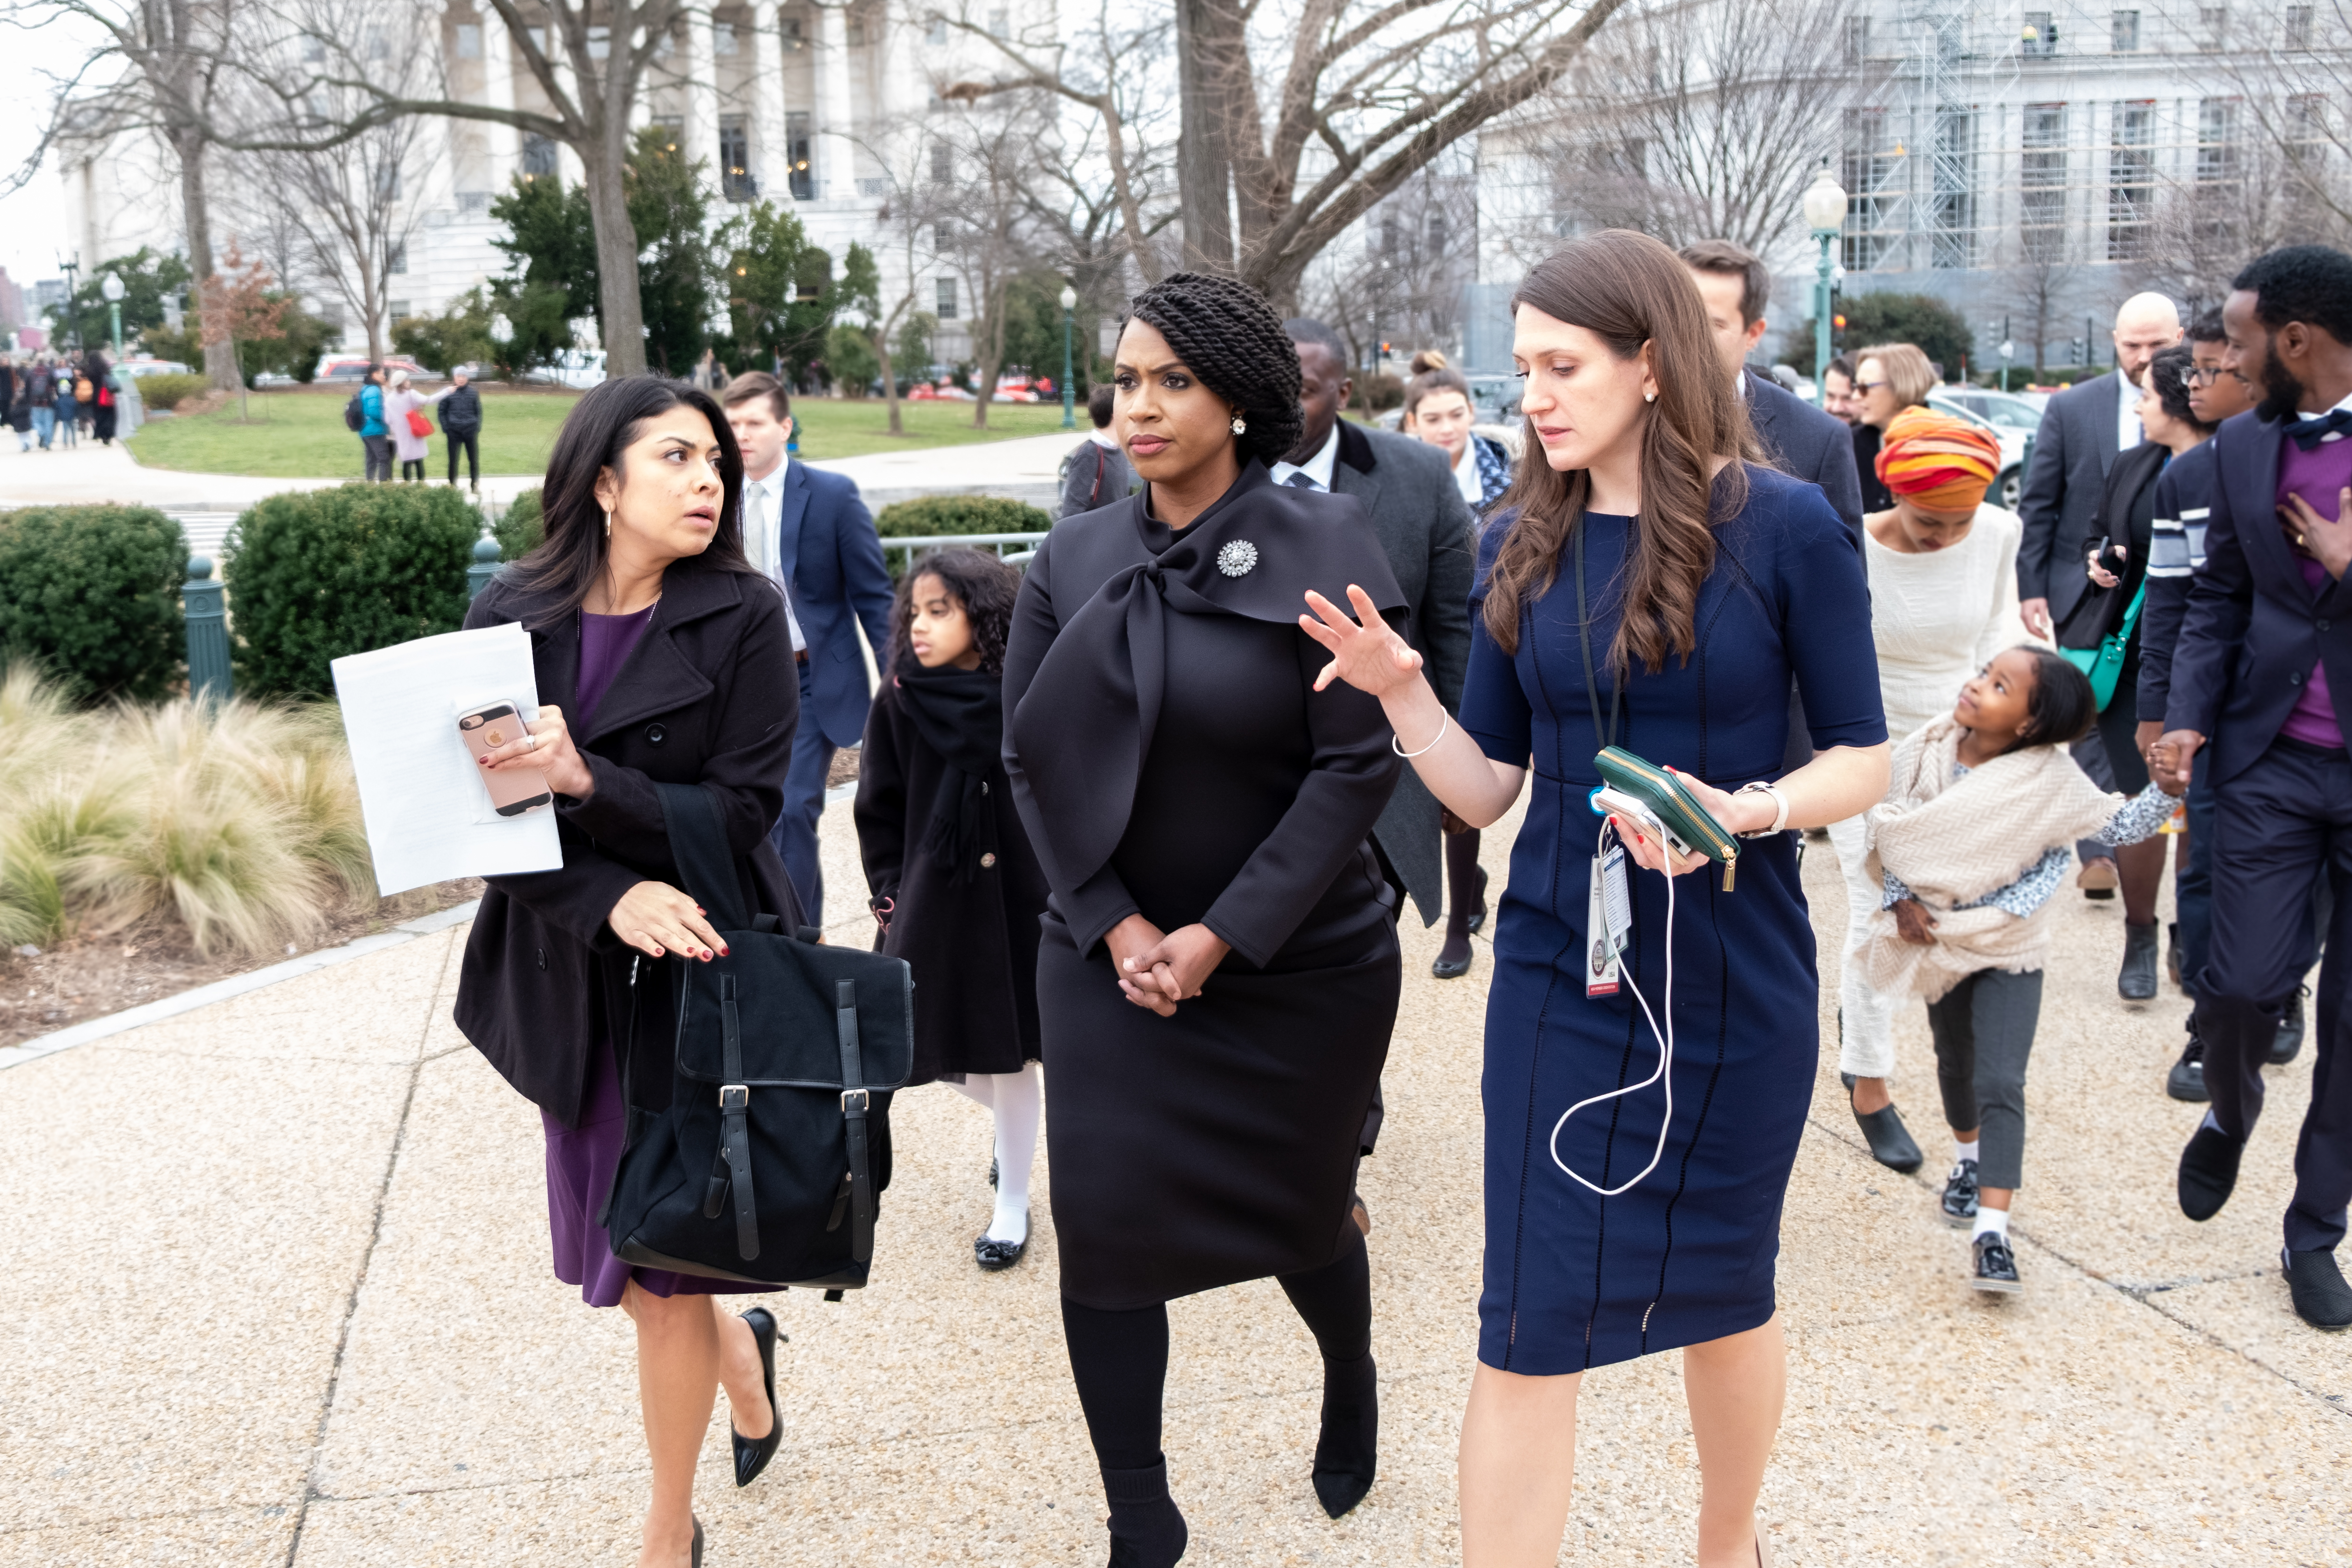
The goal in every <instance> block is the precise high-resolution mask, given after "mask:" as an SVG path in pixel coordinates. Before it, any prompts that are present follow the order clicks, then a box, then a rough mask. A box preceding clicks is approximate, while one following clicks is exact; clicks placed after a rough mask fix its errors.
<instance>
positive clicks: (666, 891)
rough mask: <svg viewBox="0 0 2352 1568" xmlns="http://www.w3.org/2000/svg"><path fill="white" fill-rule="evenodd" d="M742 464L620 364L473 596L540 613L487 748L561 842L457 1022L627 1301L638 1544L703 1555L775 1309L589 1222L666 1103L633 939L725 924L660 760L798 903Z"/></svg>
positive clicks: (788, 743) (698, 950)
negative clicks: (714, 1482)
mask: <svg viewBox="0 0 2352 1568" xmlns="http://www.w3.org/2000/svg"><path fill="white" fill-rule="evenodd" d="M742 479H743V465H742V459H741V458H740V456H739V455H738V453H737V451H736V447H735V440H734V437H733V434H732V433H731V432H730V430H729V428H728V425H727V421H726V419H725V418H724V417H722V416H720V414H719V407H718V405H716V404H715V403H713V402H712V401H711V400H710V398H709V395H707V394H704V393H700V392H695V391H692V390H690V389H688V388H685V387H681V386H677V385H675V384H669V383H666V382H662V381H658V380H655V379H653V378H651V377H646V376H632V377H625V378H623V379H621V380H617V381H609V382H606V383H604V384H603V385H601V386H598V387H597V388H595V389H594V390H593V391H592V392H590V393H589V394H588V395H587V396H585V397H583V398H582V399H581V400H580V402H579V404H578V405H576V406H575V407H574V408H573V409H572V413H571V415H570V416H568V417H567V418H566V419H565V421H564V424H563V429H562V434H561V435H560V436H558V437H557V438H556V444H555V451H554V455H553V457H552V458H551V459H550V461H549V464H548V469H547V482H546V488H545V491H544V494H545V497H546V501H545V509H546V510H545V515H546V521H547V538H546V542H544V543H542V544H541V546H540V547H539V548H538V549H536V550H534V551H532V552H530V554H529V555H527V556H525V557H524V558H523V559H522V560H521V561H520V562H518V563H516V564H515V565H513V566H512V567H509V569H507V571H505V572H503V573H501V574H499V578H498V580H497V581H495V582H493V583H492V584H490V585H489V586H488V587H487V588H485V589H484V590H483V591H482V593H481V595H480V596H479V597H478V598H477V599H476V600H475V601H474V603H473V606H472V608H471V609H470V610H469V611H468V612H467V616H466V624H467V626H469V627H473V626H496V625H499V624H501V623H506V622H519V623H520V625H521V626H523V627H524V629H525V630H527V631H529V632H530V636H531V643H532V648H533V662H534V665H535V668H536V670H537V677H538V687H539V695H540V697H541V699H542V700H543V703H542V706H541V708H540V710H539V718H538V720H537V721H535V722H533V723H532V724H531V725H530V731H529V733H527V734H524V735H520V736H518V737H517V738H516V739H515V740H513V741H510V742H507V743H506V744H504V745H502V746H498V747H496V748H495V749H493V750H491V751H489V752H488V753H487V754H486V758H485V763H486V765H488V766H489V767H492V768H496V769H516V768H537V769H541V770H542V771H544V773H546V775H547V784H548V787H549V789H550V790H551V791H552V792H553V794H554V795H555V807H554V809H555V813H556V825H557V833H558V836H559V837H560V839H561V841H562V847H563V865H562V868H561V869H559V870H554V871H541V872H534V873H531V874H529V875H525V876H512V877H493V878H491V879H489V884H490V885H489V889H488V891H487V892H485V893H484V894H483V896H482V906H481V911H480V913H479V914H478V915H477V916H476V917H475V920H474V928H473V934H472V936H471V938H470V940H469V941H468V942H467V944H466V959H465V966H464V969H463V971H462V972H461V973H460V976H459V979H458V986H457V1026H458V1027H459V1028H460V1029H461V1030H463V1031H464V1032H465V1035H466V1037H467V1039H469V1040H471V1041H473V1043H474V1044H475V1046H476V1047H478V1048H479V1049H480V1050H481V1052H482V1054H483V1055H484V1056H486V1057H488V1058H489V1060H490V1063H491V1065H492V1066H494V1067H496V1068H498V1069H499V1072H500V1073H501V1074H503V1075H504V1076H505V1078H506V1079H507V1081H508V1082H509V1083H511V1084H512V1085H514V1087H515V1088H516V1089H518V1090H520V1092H521V1093H522V1094H523V1095H524V1096H525V1098H527V1099H529V1100H531V1102H532V1103H534V1104H536V1105H537V1106H538V1107H539V1108H540V1112H541V1120H542V1121H543V1122H544V1123H545V1127H546V1132H547V1174H548V1194H547V1201H548V1222H549V1228H550V1231H551V1234H552V1236H553V1238H554V1242H555V1272H556V1276H557V1278H559V1279H562V1280H563V1281H564V1283H566V1284H568V1285H576V1286H579V1287H580V1288H581V1293H582V1295H583V1297H584V1298H585V1299H586V1300H587V1301H588V1302H589V1304H590V1305H592V1306H598V1307H609V1306H618V1307H620V1308H621V1309H622V1310H625V1311H626V1312H627V1313H628V1314H629V1316H630V1317H631V1318H632V1319H634V1320H635V1322H636V1328H637V1364H638V1390H639V1396H640V1398H641V1400H642V1402H643V1404H644V1408H645V1423H646V1447H648V1448H649V1449H650V1450H651V1451H652V1458H653V1500H652V1506H651V1507H650V1509H649V1510H647V1512H646V1524H645V1537H644V1549H643V1551H642V1552H641V1553H640V1555H639V1557H638V1559H637V1561H638V1563H639V1564H640V1568H656V1565H659V1568H673V1565H676V1564H682V1563H688V1562H696V1563H698V1562H699V1561H700V1559H701V1552H702V1529H701V1526H700V1525H699V1524H698V1522H697V1521H695V1518H694V1514H693V1489H694V1470H695V1464H696V1459H697V1456H698V1454H699V1452H700V1450H701V1447H702V1439H703V1436H704V1434H705V1433H706V1432H707V1431H708V1429H709V1424H710V1406H711V1399H712V1394H713V1393H714V1391H715V1389H716V1388H717V1387H719V1385H720V1384H724V1386H725V1387H726V1390H727V1398H728V1403H729V1405H730V1407H731V1409H732V1411H733V1426H734V1430H735V1433H736V1442H735V1451H736V1484H737V1485H738V1486H741V1485H743V1484H745V1483H746V1482H748V1481H749V1480H750V1479H751V1477H752V1476H754V1475H756V1474H758V1473H759V1470H760V1468H761V1466H763V1465H764V1464H765V1463H766V1462H767V1459H768V1458H769V1457H770V1456H771V1455H772V1453H773V1452H774V1450H775V1446H776V1441H777V1426H776V1420H775V1411H774V1397H773V1396H774V1389H775V1384H774V1353H775V1352H774V1347H775V1339H776V1324H775V1319H774V1317H773V1316H772V1314H771V1313H770V1312H769V1311H768V1310H766V1309H765V1308H764V1307H754V1308H752V1309H751V1310H750V1311H748V1312H746V1313H744V1314H743V1316H741V1317H740V1318H739V1317H735V1316H733V1315H732V1314H730V1313H727V1312H725V1311H722V1310H719V1308H718V1303H717V1302H715V1301H710V1300H705V1298H706V1297H711V1296H718V1295H724V1294H734V1293H738V1292H740V1291H742V1290H743V1289H744V1287H742V1286H740V1285H736V1284H730V1283H725V1282H721V1281H719V1280H714V1279H697V1278H694V1277H692V1276H688V1275H682V1274H670V1273H665V1272H663V1271H661V1270H657V1269H651V1268H629V1267H628V1266H626V1265H625V1264H622V1263H620V1262H619V1261H617V1260H616V1259H615V1258H614V1257H613V1254H612V1251H611V1249H610V1247H608V1245H607V1243H606V1238H605V1236H604V1229H603V1227H602V1226H601V1225H600V1224H599V1223H598V1210H599V1209H600V1208H601V1207H602V1206H603V1203H604V1194H605V1193H606V1191H607V1190H608V1189H609V1187H610V1186H611V1184H612V1176H613V1171H614V1167H615V1166H616V1165H617V1164H618V1163H619V1161H620V1155H621V1150H622V1145H623V1137H624V1131H625V1103H626V1102H630V1101H633V1102H635V1103H636V1104H638V1105H642V1106H645V1107H646V1109H649V1110H659V1109H663V1102H665V1101H666V1100H667V1086H668V1084H669V1082H670V1071H669V1066H670V1063H669V1049H670V1041H669V1031H668V1029H667V1027H666V1022H667V1018H668V1016H669V1015H670V1013H671V1011H672V1008H671V1006H670V1003H669V997H668V989H669V988H668V984H667V967H668V966H667V965H666V964H662V963H644V962H643V961H642V960H643V958H644V957H646V956H650V957H652V958H656V959H658V958H661V957H663V956H665V955H666V954H672V953H675V954H677V955H679V956H681V957H683V958H686V959H688V961H696V960H698V961H700V962H703V963H708V962H709V961H710V959H711V957H712V956H713V955H714V950H718V949H719V942H720V938H719V933H718V932H717V931H713V930H712V929H711V927H710V924H709V921H706V920H705V919H704V918H703V917H702V913H701V910H699V909H698V906H697V905H696V904H695V902H694V900H692V899H691V898H689V897H688V896H687V895H686V894H685V893H684V892H681V891H680V890H679V886H678V884H679V882H680V880H681V879H680V876H679V873H678V871H677V865H676V862H675V860H674V859H673V858H672V856H671V853H670V848H669V840H668V835H667V829H666V827H665V826H664V820H663V816H662V808H661V802H660V798H659V795H658V794H657V792H656V789H655V785H656V784H700V785H702V786H703V788H705V789H706V790H708V791H709V793H710V795H711V798H712V800H713V802H714V804H715V805H717V806H718V808H719V820H720V822H721V823H722V824H723V825H724V827H725V831H726V836H727V840H728V843H729V844H730V846H732V847H733V849H734V851H735V856H736V868H737V874H738V876H739V877H740V879H741V883H742V888H743V893H744V899H745V902H746V905H747V907H749V908H750V909H751V910H755V911H759V912H764V913H770V914H774V915H776V916H778V917H779V918H780V919H781V921H782V923H783V924H784V925H785V926H786V927H787V928H790V927H793V926H795V925H797V924H798V923H799V922H800V908H799V905H798V904H797V903H796V902H795V901H794V900H793V893H792V889H791V886H790V884H789V883H788V882H787V881H786V880H785V878H784V874H783V867H782V863H781V862H779V861H778V860H777V859H776V856H775V851H774V850H773V849H772V848H771V847H769V845H768V827H769V825H770V824H771V823H772V822H773V821H774V820H775V818H776V816H777V815H778V813H780V812H781V811H782V808H783V779H784V773H785V769H786V768H787V766H788V765H789V764H790V761H791V756H792V744H793V728H794V726H795V724H796V723H797V722H798V721H799V717H800V708H799V694H798V690H797V689H796V688H795V686H794V684H793V682H792V681H791V680H790V679H785V678H784V677H785V675H786V673H787V672H789V671H790V670H791V668H792V661H793V651H792V638H791V635H790V633H789V631H788V630H787V629H786V625H785V620H784V605H783V599H782V595H779V594H778V593H777V591H776V589H775V587H774V585H773V584H771V583H770V582H769V581H768V579H767V578H766V577H765V576H763V575H762V574H760V573H759V572H758V571H757V570H755V569H754V568H753V567H752V566H751V563H749V562H748V561H747V560H746V559H745V558H744V555H743V543H742V534H741V531H740V523H739V521H738V518H739V514H740V505H739V502H740V492H741V489H742ZM633 985H634V990H633ZM624 1086H625V1087H624Z"/></svg>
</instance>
